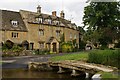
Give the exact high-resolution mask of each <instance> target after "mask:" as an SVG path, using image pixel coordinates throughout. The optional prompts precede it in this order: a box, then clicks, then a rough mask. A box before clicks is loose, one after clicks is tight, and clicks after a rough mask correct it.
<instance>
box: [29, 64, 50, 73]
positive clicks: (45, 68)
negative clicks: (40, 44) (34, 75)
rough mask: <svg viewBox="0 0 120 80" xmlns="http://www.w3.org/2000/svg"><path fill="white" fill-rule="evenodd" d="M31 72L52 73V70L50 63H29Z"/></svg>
mask: <svg viewBox="0 0 120 80" xmlns="http://www.w3.org/2000/svg"><path fill="white" fill-rule="evenodd" d="M28 69H29V70H37V71H51V70H52V68H51V67H50V66H49V63H48V62H44V63H40V62H29V64H28Z"/></svg>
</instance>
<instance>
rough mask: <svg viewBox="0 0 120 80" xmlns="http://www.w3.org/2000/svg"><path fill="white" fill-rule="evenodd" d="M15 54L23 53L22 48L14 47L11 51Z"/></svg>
mask: <svg viewBox="0 0 120 80" xmlns="http://www.w3.org/2000/svg"><path fill="white" fill-rule="evenodd" d="M11 50H12V51H13V52H21V51H22V50H23V48H22V47H20V46H17V45H14V46H13V47H12V49H11Z"/></svg>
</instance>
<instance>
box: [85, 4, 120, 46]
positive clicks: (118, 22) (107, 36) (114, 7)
mask: <svg viewBox="0 0 120 80" xmlns="http://www.w3.org/2000/svg"><path fill="white" fill-rule="evenodd" d="M84 14H85V15H84V17H83V23H84V27H85V26H88V28H87V29H88V31H87V32H86V37H87V36H88V39H87V40H90V41H92V42H96V41H99V42H100V43H101V44H104V45H107V44H109V43H111V42H112V41H113V40H116V39H118V40H119V39H120V3H119V2H90V4H89V5H88V6H87V7H85V8H84Z"/></svg>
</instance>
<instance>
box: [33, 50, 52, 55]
mask: <svg viewBox="0 0 120 80" xmlns="http://www.w3.org/2000/svg"><path fill="white" fill-rule="evenodd" d="M34 53H35V54H36V55H44V54H50V51H49V50H47V49H44V50H39V49H37V50H34Z"/></svg>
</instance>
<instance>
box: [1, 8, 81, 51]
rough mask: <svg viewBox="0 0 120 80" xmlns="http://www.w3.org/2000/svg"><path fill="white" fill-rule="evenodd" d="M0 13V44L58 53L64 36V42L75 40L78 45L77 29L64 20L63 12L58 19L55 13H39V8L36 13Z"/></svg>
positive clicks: (23, 11)
mask: <svg viewBox="0 0 120 80" xmlns="http://www.w3.org/2000/svg"><path fill="white" fill-rule="evenodd" d="M38 9H39V10H38ZM0 13H1V14H2V15H1V16H2V22H0V23H1V25H0V26H2V27H1V28H0V33H2V40H0V42H3V43H4V42H6V41H7V40H10V41H11V42H13V43H17V44H22V45H23V46H24V47H25V49H48V50H50V51H52V52H59V42H60V38H61V36H62V35H63V34H64V37H65V42H67V41H72V40H76V43H77V44H79V31H78V28H77V26H76V25H75V24H74V23H71V21H68V20H66V19H64V15H65V14H64V12H63V11H61V13H60V17H58V16H57V15H56V11H54V12H52V15H48V14H43V13H41V7H40V6H38V7H37V12H31V11H25V10H20V11H19V12H13V11H7V10H0ZM1 16H0V17H1ZM6 18H7V19H6ZM78 47H79V46H78Z"/></svg>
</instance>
